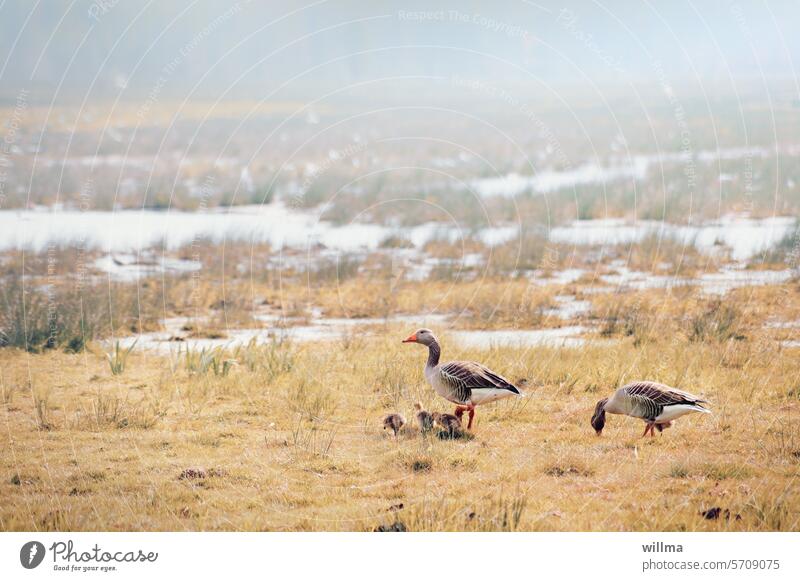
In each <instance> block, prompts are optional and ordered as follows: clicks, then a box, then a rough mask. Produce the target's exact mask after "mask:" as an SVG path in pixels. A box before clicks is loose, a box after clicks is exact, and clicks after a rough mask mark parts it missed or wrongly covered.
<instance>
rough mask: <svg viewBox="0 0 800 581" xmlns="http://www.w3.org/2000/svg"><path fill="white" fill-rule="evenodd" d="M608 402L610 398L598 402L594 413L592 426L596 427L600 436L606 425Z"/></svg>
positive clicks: (596, 431)
mask: <svg viewBox="0 0 800 581" xmlns="http://www.w3.org/2000/svg"><path fill="white" fill-rule="evenodd" d="M607 403H608V398H605V399H601V400H600V401H598V402H597V405H596V406H595V408H594V414H593V415H592V427H593V428H594V431H595V433H596V434H597V435H598V436H599V435H600V434H602V433H603V428H604V427H605V425H606V404H607Z"/></svg>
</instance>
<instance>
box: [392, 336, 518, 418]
mask: <svg viewBox="0 0 800 581" xmlns="http://www.w3.org/2000/svg"><path fill="white" fill-rule="evenodd" d="M403 343H420V344H422V345H425V346H427V347H428V362H427V363H426V364H425V379H427V380H428V383H430V384H431V387H433V389H434V391H435V392H436V393H438V394H439V395H440V396H442V397H443V398H445V399H446V400H447V401H450V402H453V403H454V404H456V411H455V414H456V417H458V418H459V419H460V418H461V416H462V415H463V414H464V412H469V423H468V424H467V429H468V430H470V429H472V418H473V417H475V406H478V405H481V404H484V403H489V402H493V401H497V400H498V399H502V398H504V397H510V396H512V395H516V396H522V394H521V393H520V391H519V389H517V388H516V386H514V385H513V384H512V383H511V382H510V381H508V380H507V379H506V378H505V377H503V376H502V375H498V374H497V373H495V372H494V371H492V370H491V369H489V368H488V367H486V366H484V365H481V364H480V363H475V362H474V361H450V362H449V363H442V364H440V363H439V356H440V355H441V353H442V349H441V347H439V342H438V341H437V340H436V337H435V336H434V335H433V332H432V331H431V330H430V329H420V330H419V331H417V332H416V333H412V334H411V335H409V336H408V337H407V338H406V339H404V340H403Z"/></svg>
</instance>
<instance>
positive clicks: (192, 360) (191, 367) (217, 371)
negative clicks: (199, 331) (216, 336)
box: [186, 346, 238, 377]
mask: <svg viewBox="0 0 800 581" xmlns="http://www.w3.org/2000/svg"><path fill="white" fill-rule="evenodd" d="M225 355H226V352H225V349H224V348H223V347H222V346H220V347H214V348H213V349H206V348H205V347H203V348H202V349H201V350H200V351H199V352H198V351H192V349H187V350H186V371H188V372H189V374H190V375H205V374H206V373H208V372H209V370H211V371H212V372H213V373H214V375H216V376H217V377H225V376H227V375H228V373H229V372H230V370H231V369H232V368H233V367H234V366H235V365H237V364H238V363H237V361H236V360H235V359H232V358H226V357H225Z"/></svg>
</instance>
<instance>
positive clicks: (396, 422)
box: [383, 414, 406, 438]
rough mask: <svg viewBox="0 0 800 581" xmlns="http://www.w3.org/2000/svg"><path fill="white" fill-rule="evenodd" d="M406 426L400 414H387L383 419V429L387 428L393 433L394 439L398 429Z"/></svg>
mask: <svg viewBox="0 0 800 581" xmlns="http://www.w3.org/2000/svg"><path fill="white" fill-rule="evenodd" d="M405 425H406V419H405V418H404V417H403V416H402V415H401V414H389V415H388V416H386V417H385V418H383V429H384V430H385V429H386V428H389V429H390V430H392V431H393V432H394V437H395V438H396V437H397V432H399V431H400V428H402V427H403V426H405Z"/></svg>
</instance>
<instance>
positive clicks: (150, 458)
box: [0, 327, 800, 531]
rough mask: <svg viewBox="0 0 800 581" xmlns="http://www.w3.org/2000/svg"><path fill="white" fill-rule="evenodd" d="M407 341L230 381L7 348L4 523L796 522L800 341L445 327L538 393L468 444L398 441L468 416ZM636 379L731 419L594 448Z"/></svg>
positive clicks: (289, 349) (168, 362)
mask: <svg viewBox="0 0 800 581" xmlns="http://www.w3.org/2000/svg"><path fill="white" fill-rule="evenodd" d="M408 330H409V329H405V328H399V327H398V328H391V329H389V330H388V331H385V332H384V333H383V334H382V335H380V336H369V337H367V336H363V337H355V338H350V340H348V341H344V342H334V343H320V344H307V345H301V346H297V345H290V344H283V345H267V346H263V347H259V348H255V347H251V348H249V349H246V350H242V351H240V352H239V353H237V354H236V355H235V356H236V357H237V359H238V363H239V365H237V366H233V367H230V368H228V369H227V370H226V371H222V370H217V372H216V373H215V372H214V371H213V369H211V368H209V369H208V370H207V371H206V372H202V371H198V370H197V368H196V367H193V368H191V369H190V368H189V367H188V366H187V364H186V362H185V361H184V360H183V359H180V360H179V359H170V358H166V357H157V356H154V355H150V354H147V353H134V355H132V356H131V358H130V359H129V360H128V362H127V366H126V370H125V372H124V373H123V374H121V375H116V376H113V375H112V374H111V372H110V370H109V367H108V364H107V362H106V361H105V360H104V355H103V354H102V353H99V352H98V353H92V352H87V353H85V354H81V355H67V354H63V353H56V352H48V353H46V354H43V355H32V354H26V353H22V352H19V351H14V350H9V349H6V350H2V351H0V386H1V387H2V400H0V410H1V411H0V422H2V424H3V429H2V432H1V433H2V435H0V449H2V450H3V454H2V460H0V464H1V466H0V478H1V480H0V499H1V500H2V502H0V529H3V530H98V529H100V530H289V531H299V530H356V531H360V530H374V529H376V528H379V527H383V528H386V529H405V530H413V531H418V530H609V531H620V530H692V531H694V530H711V531H716V530H757V531H765V530H797V529H798V524H799V523H800V488H798V485H797V484H798V483H797V477H798V475H800V350H799V349H781V348H780V347H779V346H778V343H777V342H776V341H774V340H773V339H772V338H771V337H768V336H766V335H764V334H751V335H749V336H748V338H747V340H744V341H741V340H739V341H737V340H728V341H714V342H710V341H709V342H696V341H695V342H692V341H689V340H688V339H686V338H684V337H678V338H676V339H674V340H672V339H669V338H667V337H657V338H654V339H653V340H651V341H648V342H645V343H643V344H641V345H640V346H638V347H636V346H634V341H633V340H631V339H630V338H626V339H622V340H620V341H616V342H611V343H602V344H598V345H594V346H587V347H585V348H582V349H552V348H534V349H529V350H521V349H503V350H496V349H495V350H488V351H478V350H459V349H456V348H454V347H453V346H452V342H451V341H448V337H447V335H446V333H445V334H443V337H442V340H443V345H444V349H445V357H448V358H451V357H452V358H457V357H459V358H460V357H468V358H475V359H479V360H481V361H483V362H485V363H487V364H488V365H490V366H491V367H493V368H495V369H497V370H498V371H501V372H502V373H504V374H506V375H507V376H509V377H510V378H511V379H513V380H518V379H521V378H526V379H528V383H527V387H526V390H527V392H528V397H527V398H525V399H523V400H516V401H504V402H499V403H498V404H494V405H490V406H485V407H482V408H479V410H478V413H477V416H476V421H477V423H476V429H475V431H474V437H473V438H470V439H464V440H454V441H445V440H440V439H439V438H437V437H435V436H429V437H423V436H422V435H421V434H420V433H419V432H418V431H417V430H416V428H415V427H414V426H413V425H412V426H410V427H407V428H406V429H404V430H403V431H402V432H401V433H400V435H399V437H398V438H397V439H395V438H394V437H392V436H391V435H390V434H388V433H387V432H384V431H383V430H382V429H381V424H382V418H383V415H384V414H386V413H387V412H390V411H399V412H402V413H404V414H405V415H406V416H407V417H408V418H409V419H411V418H412V417H413V413H412V412H413V408H412V405H413V403H414V402H415V401H417V400H421V401H422V402H423V403H424V404H425V405H427V406H428V407H429V409H433V410H441V411H444V410H448V411H449V408H450V406H449V404H446V402H444V401H443V400H441V399H438V398H436V396H434V394H433V393H432V391H431V390H430V388H429V387H428V386H427V385H426V384H424V381H423V378H422V364H423V361H424V357H425V354H424V350H423V349H422V348H420V347H418V346H403V345H401V344H400V343H399V338H400V337H402V336H405V335H404V334H405V333H406V332H407V331H408ZM231 356H233V354H231ZM638 378H648V379H653V380H658V381H663V382H665V383H668V384H671V385H674V386H677V387H680V388H683V389H687V390H690V391H694V392H699V393H702V394H704V395H706V396H707V397H708V399H709V400H710V401H711V402H712V404H711V406H712V408H713V410H714V414H713V415H711V416H697V415H696V416H690V417H686V418H682V419H681V420H679V421H678V422H677V423H676V426H675V427H674V428H673V429H670V430H668V431H666V432H665V433H664V435H663V436H657V437H655V438H652V439H650V438H647V439H641V438H640V437H639V436H640V434H641V431H642V425H641V422H638V421H635V420H632V419H630V418H623V417H620V416H610V420H609V424H608V426H607V429H606V430H605V432H604V434H603V436H602V437H601V438H597V437H596V436H595V435H594V433H593V431H592V430H591V428H590V426H589V416H590V415H591V412H592V409H593V406H594V404H595V402H596V401H597V400H598V399H600V398H601V397H602V396H604V395H606V394H608V393H610V391H611V390H612V389H613V388H614V387H616V386H617V385H619V384H621V383H623V382H626V381H629V380H633V379H638ZM410 423H413V422H410ZM714 507H720V508H721V509H722V511H723V512H722V516H720V518H718V519H716V520H707V519H705V518H704V517H703V516H701V514H700V512H701V511H705V510H708V509H711V508H714ZM725 509H727V510H728V511H729V513H728V514H729V517H728V518H725V514H726V513H725V512H724V511H725Z"/></svg>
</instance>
